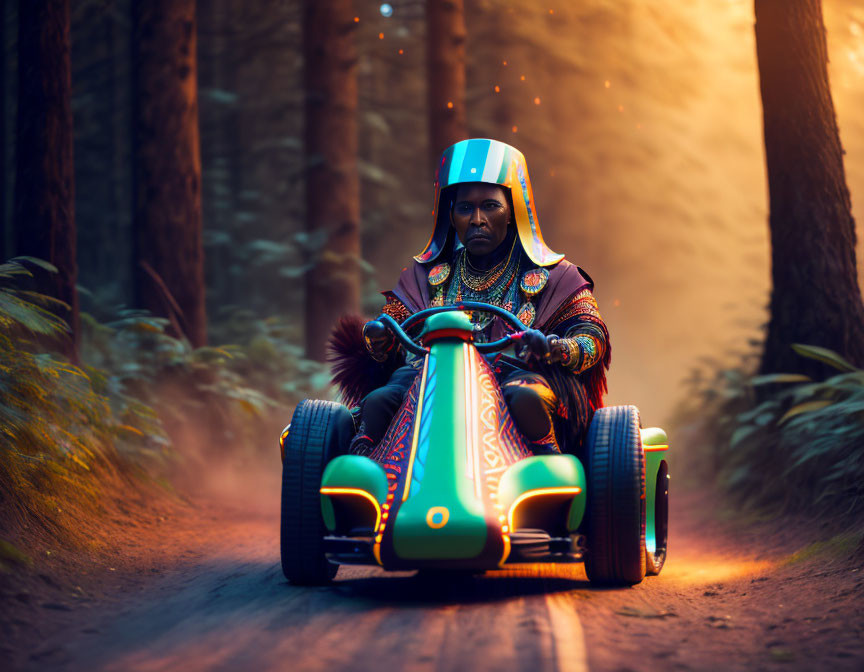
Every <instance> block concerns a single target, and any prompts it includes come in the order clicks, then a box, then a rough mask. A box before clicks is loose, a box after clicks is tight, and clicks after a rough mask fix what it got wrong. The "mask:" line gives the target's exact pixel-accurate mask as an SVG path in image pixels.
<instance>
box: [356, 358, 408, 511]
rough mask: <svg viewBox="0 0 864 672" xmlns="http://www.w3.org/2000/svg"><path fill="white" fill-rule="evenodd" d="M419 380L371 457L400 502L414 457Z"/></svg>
mask: <svg viewBox="0 0 864 672" xmlns="http://www.w3.org/2000/svg"><path fill="white" fill-rule="evenodd" d="M420 378H421V376H419V375H418V376H417V377H416V378H415V379H414V383H413V384H412V385H411V388H410V389H409V390H408V394H407V395H406V397H405V401H403V402H402V406H400V407H399V410H398V411H397V412H396V416H395V417H394V418H393V422H391V423H390V427H389V428H388V429H387V433H386V434H384V438H383V439H382V440H381V443H379V444H378V446H377V447H376V448H375V450H374V451H373V452H372V454H371V455H370V456H369V457H370V458H371V459H373V460H375V461H376V462H378V463H379V464H380V465H381V466H382V467H384V471H385V472H386V473H387V484H388V486H389V492H390V494H391V495H394V497H395V499H396V501H399V499H400V497H401V493H402V490H403V488H404V487H405V476H406V471H407V469H408V459H409V458H410V456H411V439H412V438H413V430H414V416H415V414H416V411H417V398H418V396H419V394H420Z"/></svg>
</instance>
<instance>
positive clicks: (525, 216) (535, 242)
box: [414, 138, 564, 266]
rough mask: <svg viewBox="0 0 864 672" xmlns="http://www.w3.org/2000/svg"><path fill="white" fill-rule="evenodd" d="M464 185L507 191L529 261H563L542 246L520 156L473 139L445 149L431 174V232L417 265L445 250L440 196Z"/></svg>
mask: <svg viewBox="0 0 864 672" xmlns="http://www.w3.org/2000/svg"><path fill="white" fill-rule="evenodd" d="M465 182H487V183H489V184H498V185H501V186H502V187H505V188H507V189H510V195H511V197H512V201H513V216H514V219H515V220H516V230H517V232H518V233H519V242H520V243H521V244H522V248H523V249H524V250H525V254H527V255H528V257H529V258H530V259H531V261H533V262H534V263H535V264H537V265H538V266H552V265H553V264H557V263H558V262H559V261H561V260H562V259H563V258H564V255H563V254H557V253H555V252H553V251H552V250H550V249H549V248H548V247H547V246H546V243H545V242H543V234H542V233H541V232H540V222H538V221H537V208H536V207H535V206H534V194H533V193H532V191H531V180H529V179H528V167H527V165H526V163H525V157H524V156H523V155H522V152H520V151H519V150H518V149H516V148H515V147H511V146H510V145H507V144H504V143H503V142H498V141H497V140H486V139H483V138H474V139H471V140H463V141H462V142H457V143H456V144H455V145H453V146H452V147H449V148H447V149H446V150H445V151H444V154H443V156H442V157H441V161H440V162H439V163H438V169H437V170H436V172H435V210H434V218H435V230H434V231H433V232H432V237H431V238H429V242H428V243H426V248H425V249H424V250H423V251H422V252H421V253H420V254H418V255H417V256H416V257H414V258H415V259H416V260H417V261H419V262H420V263H427V262H430V261H433V260H434V259H435V258H436V257H438V255H439V254H441V250H443V249H444V247H445V246H446V244H447V239H448V237H449V236H450V235H451V230H452V226H451V224H450V212H449V211H448V210H447V204H446V203H445V204H443V206H444V207H443V208H442V203H441V192H442V191H443V190H444V189H446V188H447V187H451V186H453V185H454V184H462V183H465ZM453 235H455V234H453Z"/></svg>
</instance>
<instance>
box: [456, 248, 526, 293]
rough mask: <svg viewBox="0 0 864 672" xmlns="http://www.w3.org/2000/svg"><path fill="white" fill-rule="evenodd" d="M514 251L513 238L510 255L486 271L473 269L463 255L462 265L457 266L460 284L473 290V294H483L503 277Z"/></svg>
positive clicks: (466, 256)
mask: <svg viewBox="0 0 864 672" xmlns="http://www.w3.org/2000/svg"><path fill="white" fill-rule="evenodd" d="M515 249H516V238H513V244H512V245H511V246H510V253H509V254H508V255H507V258H506V259H502V260H501V261H500V262H499V263H498V264H496V265H495V266H493V267H492V268H490V269H489V270H488V271H482V270H480V269H477V268H474V266H473V265H472V264H471V260H470V259H469V258H468V254H467V253H466V254H463V255H462V256H461V257H460V260H461V261H462V262H463V263H460V264H459V277H460V279H461V280H462V284H463V285H466V286H467V287H469V288H470V289H473V290H474V291H475V292H485V291H486V290H487V289H489V288H490V287H491V286H492V285H494V284H495V283H496V282H498V280H499V278H500V277H501V276H502V275H504V271H505V270H507V267H508V265H509V264H510V260H511V259H513V250H515Z"/></svg>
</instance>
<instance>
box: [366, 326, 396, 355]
mask: <svg viewBox="0 0 864 672" xmlns="http://www.w3.org/2000/svg"><path fill="white" fill-rule="evenodd" d="M363 341H364V342H365V344H366V350H367V351H368V352H369V354H370V355H372V359H374V360H375V361H376V362H383V361H384V360H385V359H387V356H388V354H389V353H390V350H391V348H392V347H393V336H392V334H391V333H390V332H389V331H388V330H387V327H385V326H384V325H383V324H382V323H381V322H379V321H378V320H372V321H371V322H367V323H366V324H364V325H363Z"/></svg>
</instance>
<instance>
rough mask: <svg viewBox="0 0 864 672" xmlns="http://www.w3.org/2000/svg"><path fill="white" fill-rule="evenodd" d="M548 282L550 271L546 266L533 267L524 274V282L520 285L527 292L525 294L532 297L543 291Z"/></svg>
mask: <svg viewBox="0 0 864 672" xmlns="http://www.w3.org/2000/svg"><path fill="white" fill-rule="evenodd" d="M547 282H549V271H547V270H546V269H545V268H532V269H531V270H530V271H526V272H525V275H523V276H522V282H521V284H520V285H519V287H520V288H521V289H522V291H523V292H524V293H525V296H527V297H528V298H531V297H532V296H535V295H537V294H539V293H540V292H542V291H543V288H544V287H545V286H546V283H547Z"/></svg>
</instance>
